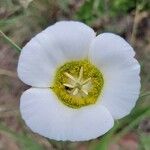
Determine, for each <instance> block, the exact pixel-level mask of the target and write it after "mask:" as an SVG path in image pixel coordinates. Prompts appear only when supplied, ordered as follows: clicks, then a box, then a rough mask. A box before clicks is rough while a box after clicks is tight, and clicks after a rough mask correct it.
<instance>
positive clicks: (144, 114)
mask: <svg viewBox="0 0 150 150" xmlns="http://www.w3.org/2000/svg"><path fill="white" fill-rule="evenodd" d="M147 116H150V109H148V110H147V111H145V112H144V113H142V114H141V115H139V117H137V118H136V119H134V120H133V121H132V122H130V124H129V125H128V126H126V127H124V129H123V130H121V131H120V132H119V133H118V134H117V135H116V136H115V137H114V138H113V141H115V142H116V141H118V140H119V139H120V138H121V137H122V136H123V135H125V134H126V133H127V132H129V131H130V130H131V129H133V128H134V127H135V126H136V125H138V123H139V122H140V121H141V120H143V119H144V118H145V117H147Z"/></svg>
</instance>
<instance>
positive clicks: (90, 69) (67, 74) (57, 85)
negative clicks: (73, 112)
mask: <svg viewBox="0 0 150 150" xmlns="http://www.w3.org/2000/svg"><path fill="white" fill-rule="evenodd" d="M103 85H104V79H103V75H102V73H101V72H100V71H99V69H97V68H96V67H95V66H94V65H93V64H91V63H90V62H89V61H87V60H80V61H70V62H67V63H65V64H64V65H62V66H61V67H59V68H58V69H57V71H56V75H55V78H54V83H53V86H52V89H53V91H54V92H55V94H56V95H57V97H58V99H59V100H60V101H61V102H63V103H64V104H65V105H67V106H69V107H71V108H80V107H82V106H87V105H90V104H94V103H95V102H96V101H97V99H98V97H99V95H100V94H101V92H102V88H103Z"/></svg>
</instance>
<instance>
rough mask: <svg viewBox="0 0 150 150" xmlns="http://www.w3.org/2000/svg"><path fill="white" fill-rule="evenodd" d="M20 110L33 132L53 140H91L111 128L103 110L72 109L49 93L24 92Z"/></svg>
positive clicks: (42, 91) (89, 107)
mask: <svg viewBox="0 0 150 150" xmlns="http://www.w3.org/2000/svg"><path fill="white" fill-rule="evenodd" d="M20 110H21V114H22V117H23V119H24V120H25V122H26V124H27V125H28V126H29V127H30V128H31V129H32V130H33V131H34V132H36V133H39V134H41V135H43V136H45V137H47V138H50V139H55V140H63V141H65V140H69V141H84V140H89V139H93V138H96V137H98V136H100V135H103V134H104V133H106V132H107V131H108V130H109V129H110V128H112V126H113V124H114V120H113V118H112V116H111V115H110V113H109V111H108V110H107V109H106V108H105V107H104V106H102V105H90V106H87V107H82V108H80V109H72V108H69V107H68V106H66V105H64V104H63V103H62V102H61V101H60V100H58V99H57V97H56V96H55V94H54V93H52V91H51V90H50V89H36V88H31V89H29V90H27V91H26V92H24V93H23V95H22V97H21V104H20Z"/></svg>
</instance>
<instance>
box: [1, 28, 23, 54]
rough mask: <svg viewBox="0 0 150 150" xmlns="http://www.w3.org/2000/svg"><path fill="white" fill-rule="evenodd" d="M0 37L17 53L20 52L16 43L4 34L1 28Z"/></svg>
mask: <svg viewBox="0 0 150 150" xmlns="http://www.w3.org/2000/svg"><path fill="white" fill-rule="evenodd" d="M0 37H2V38H3V39H4V40H5V41H6V42H7V43H9V44H10V45H11V46H12V47H13V48H14V49H15V50H16V52H17V53H20V52H21V48H20V47H19V46H18V45H16V44H15V43H14V42H13V41H12V40H11V39H10V38H9V37H8V36H7V35H6V34H4V33H3V32H2V31H1V30H0Z"/></svg>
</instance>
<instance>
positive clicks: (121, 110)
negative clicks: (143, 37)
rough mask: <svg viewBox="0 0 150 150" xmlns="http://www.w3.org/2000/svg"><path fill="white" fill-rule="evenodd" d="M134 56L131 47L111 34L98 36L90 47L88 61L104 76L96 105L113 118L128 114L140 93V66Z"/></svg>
mask: <svg viewBox="0 0 150 150" xmlns="http://www.w3.org/2000/svg"><path fill="white" fill-rule="evenodd" d="M134 55H135V52H134V51H133V48H132V47H131V46H130V45H129V44H128V43H127V42H126V41H125V40H124V39H122V38H121V37H119V36H117V35H115V34H112V33H104V34H100V35H99V36H97V37H96V38H95V40H94V41H93V42H92V44H91V48H90V59H91V61H92V62H93V63H94V64H95V65H96V66H97V67H98V68H99V69H100V70H101V72H102V73H103V75H104V89H103V93H102V96H101V97H100V98H99V102H100V103H101V104H102V105H104V106H106V107H107V109H108V110H109V111H110V113H111V114H112V115H113V117H114V119H120V118H122V117H124V116H126V115H127V114H129V113H130V111H131V110H132V108H133V107H134V106H135V104H136V101H137V99H138V96H139V93H140V86H141V85H140V77H139V73H140V65H139V63H138V62H137V60H136V59H135V58H134Z"/></svg>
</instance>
